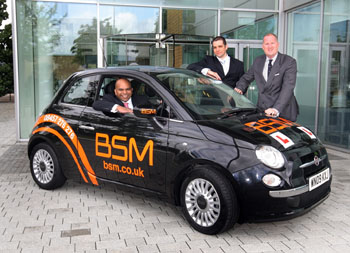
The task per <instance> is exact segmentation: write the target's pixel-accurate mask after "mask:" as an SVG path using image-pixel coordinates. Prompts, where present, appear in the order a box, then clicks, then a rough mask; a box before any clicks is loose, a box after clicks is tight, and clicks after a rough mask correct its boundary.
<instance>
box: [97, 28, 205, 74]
mask: <svg viewBox="0 0 350 253" xmlns="http://www.w3.org/2000/svg"><path fill="white" fill-rule="evenodd" d="M104 40H105V43H104V44H106V54H105V55H106V59H105V60H106V64H107V66H126V65H135V64H137V65H153V66H168V67H177V68H186V67H187V65H188V64H190V63H192V62H194V61H196V60H197V61H198V60H199V59H201V58H202V57H203V55H205V54H207V53H208V51H209V48H210V46H209V45H210V37H207V36H191V35H168V36H166V35H162V36H161V35H159V34H124V35H115V36H108V37H105V38H104Z"/></svg>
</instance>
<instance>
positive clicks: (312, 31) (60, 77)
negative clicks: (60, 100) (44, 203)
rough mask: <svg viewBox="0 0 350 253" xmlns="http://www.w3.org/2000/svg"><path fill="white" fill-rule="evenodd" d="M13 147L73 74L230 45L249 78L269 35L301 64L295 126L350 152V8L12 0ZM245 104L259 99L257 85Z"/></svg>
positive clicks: (184, 60)
mask: <svg viewBox="0 0 350 253" xmlns="http://www.w3.org/2000/svg"><path fill="white" fill-rule="evenodd" d="M12 2H13V5H12V6H13V7H14V8H13V12H14V13H13V17H14V18H13V19H14V20H13V29H14V30H13V41H14V56H15V93H16V119H17V134H18V140H26V139H28V137H29V134H30V131H31V128H32V126H33V124H34V122H35V120H36V117H37V116H38V115H39V114H40V112H41V111H42V110H43V108H44V107H45V106H46V105H47V104H48V103H49V101H50V100H51V98H52V97H53V95H54V93H55V91H56V90H57V89H58V88H59V87H60V85H62V83H63V81H64V80H65V79H66V78H67V77H69V75H71V74H72V73H74V72H76V71H79V70H83V69H89V68H96V67H106V66H123V65H129V64H142V65H161V66H172V67H186V66H187V65H188V64H189V63H192V62H195V61H198V60H199V59H201V58H202V57H203V56H204V55H205V54H212V52H211V51H212V50H211V46H210V41H211V39H212V38H213V37H214V36H216V35H222V36H224V37H226V38H227V41H228V45H229V53H230V55H231V56H233V57H235V58H237V59H240V60H242V61H243V62H244V65H245V69H246V70H247V69H248V68H249V66H250V65H251V64H252V62H253V60H254V58H255V57H256V56H258V55H260V54H262V53H263V51H262V49H261V42H262V38H263V35H264V34H266V33H270V32H272V33H275V34H277V35H278V37H279V40H280V52H282V53H287V54H289V55H291V56H293V57H294V58H295V59H296V60H297V64H298V74H297V85H296V89H295V95H296V98H297V100H298V103H299V106H300V115H299V117H298V123H300V124H302V125H305V126H307V127H308V128H310V129H313V130H314V131H315V132H316V133H317V134H318V136H319V137H320V138H321V140H322V141H323V142H324V143H325V144H327V145H330V146H332V147H337V148H341V149H344V150H347V151H350V66H349V63H350V57H349V54H350V2H349V1H348V0H318V1H317V0H316V1H308V0H297V1H288V0H248V1H247V0H230V1H228V0H217V1H213V0H203V1H197V0H196V1H195V0H186V1H185V0H177V1H175V0H71V1H70V0H61V1H59V0H57V1H47V0H42V1H36V0H12ZM247 96H248V97H249V98H250V99H251V100H253V101H256V99H257V90H256V86H255V84H254V83H253V84H252V85H251V86H250V88H249V91H248V94H247Z"/></svg>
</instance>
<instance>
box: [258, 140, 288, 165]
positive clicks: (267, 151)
mask: <svg viewBox="0 0 350 253" xmlns="http://www.w3.org/2000/svg"><path fill="white" fill-rule="evenodd" d="M255 154H256V157H257V158H258V159H259V160H260V161H261V162H262V163H263V164H265V165H266V166H268V167H271V168H273V169H280V168H282V167H283V165H284V158H283V155H282V153H281V152H280V151H278V150H277V149H275V148H274V147H271V146H263V145H262V146H258V147H257V149H256V150H255Z"/></svg>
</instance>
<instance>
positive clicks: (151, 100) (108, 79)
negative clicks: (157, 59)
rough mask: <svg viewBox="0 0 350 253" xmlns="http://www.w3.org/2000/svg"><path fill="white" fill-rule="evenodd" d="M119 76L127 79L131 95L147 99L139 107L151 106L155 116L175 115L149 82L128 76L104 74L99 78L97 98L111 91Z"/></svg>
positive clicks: (101, 97) (174, 116) (172, 116)
mask: <svg viewBox="0 0 350 253" xmlns="http://www.w3.org/2000/svg"><path fill="white" fill-rule="evenodd" d="M119 78H125V79H128V80H129V81H130V83H131V87H132V88H133V96H139V97H144V98H145V101H147V103H146V104H144V105H139V106H138V107H139V108H152V109H157V116H160V117H166V118H168V117H169V116H170V117H171V118H173V119H175V118H176V115H175V114H174V113H172V112H171V109H170V106H168V105H167V104H166V103H164V100H163V99H162V97H161V96H160V95H159V94H158V92H156V91H155V89H153V88H152V87H151V86H150V85H149V84H147V83H146V82H144V81H142V80H141V79H136V78H134V77H130V76H104V77H103V78H102V79H101V85H100V90H99V92H98V97H97V99H103V96H104V95H105V94H108V93H113V92H114V88H115V82H116V81H117V80H118V79H119Z"/></svg>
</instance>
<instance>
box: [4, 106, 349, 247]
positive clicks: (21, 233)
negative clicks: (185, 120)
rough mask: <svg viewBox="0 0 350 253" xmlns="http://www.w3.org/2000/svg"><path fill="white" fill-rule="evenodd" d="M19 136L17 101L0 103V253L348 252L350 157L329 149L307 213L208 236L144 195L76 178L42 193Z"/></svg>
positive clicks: (175, 210)
mask: <svg viewBox="0 0 350 253" xmlns="http://www.w3.org/2000/svg"><path fill="white" fill-rule="evenodd" d="M15 134H16V133H15V119H14V104H13V103H9V102H2V101H0V252H21V253H24V252H35V253H37V252H147V253H148V252H157V253H159V252H184V253H186V252H203V253H205V252H208V253H209V252H210V253H215V252H220V253H223V252H235V253H240V252H242V253H247V252H293V253H295V252H317V253H320V252H350V170H349V164H350V155H349V154H346V153H342V152H338V151H335V150H330V149H329V150H328V152H329V154H330V158H331V164H332V167H333V184H332V193H331V195H330V197H329V198H328V199H327V200H326V201H325V202H323V203H322V204H320V205H319V206H318V207H316V208H315V209H313V210H311V211H310V212H309V213H306V214H305V215H303V216H301V217H298V218H295V219H292V220H288V221H283V222H266V223H245V224H236V225H235V227H234V228H233V229H231V230H229V231H228V232H226V233H223V234H219V235H216V236H208V235H203V234H200V233H198V232H196V231H194V230H193V229H192V228H191V227H190V226H189V225H188V224H187V223H186V221H185V220H184V218H183V216H182V214H181V211H180V209H179V208H178V207H175V206H173V205H170V204H168V203H166V202H163V201H161V200H158V199H155V198H150V197H147V196H144V195H142V194H133V193H129V192H126V191H121V190H117V189H115V188H112V187H104V188H100V187H94V186H92V185H86V184H83V183H74V182H71V181H67V183H66V184H65V185H64V186H63V187H62V188H60V189H57V190H54V191H45V190H41V189H39V188H38V186H37V185H36V184H35V183H34V181H33V180H32V178H31V175H30V172H29V160H28V157H27V154H26V143H16V136H15Z"/></svg>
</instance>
